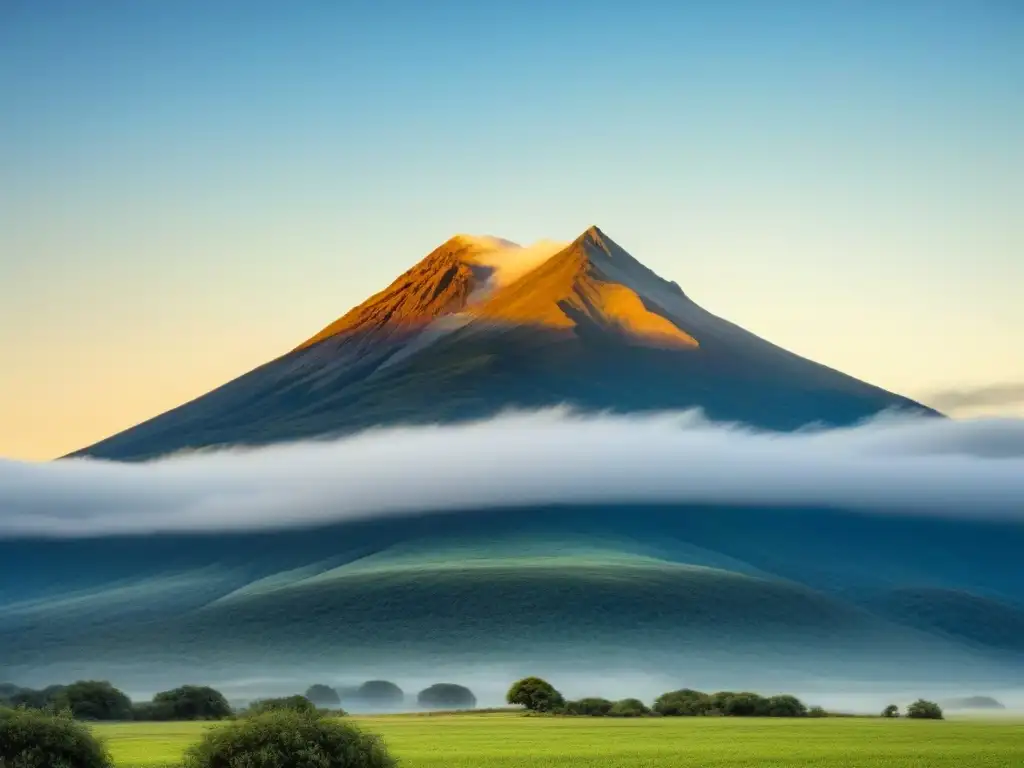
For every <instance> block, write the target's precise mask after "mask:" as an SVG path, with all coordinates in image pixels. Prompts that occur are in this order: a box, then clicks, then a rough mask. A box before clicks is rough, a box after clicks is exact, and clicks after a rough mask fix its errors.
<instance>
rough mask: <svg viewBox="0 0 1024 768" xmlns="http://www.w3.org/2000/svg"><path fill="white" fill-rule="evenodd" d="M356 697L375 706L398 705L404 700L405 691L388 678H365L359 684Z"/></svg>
mask: <svg viewBox="0 0 1024 768" xmlns="http://www.w3.org/2000/svg"><path fill="white" fill-rule="evenodd" d="M358 697H359V699H360V700H361V701H363V702H365V703H366V704H372V705H373V706H375V707H398V706H401V705H402V704H403V703H404V702H405V693H404V692H403V691H402V689H401V688H399V687H398V686H397V685H395V684H394V683H392V682H389V681H388V680H367V681H366V682H365V683H363V684H362V685H360V686H359V694H358Z"/></svg>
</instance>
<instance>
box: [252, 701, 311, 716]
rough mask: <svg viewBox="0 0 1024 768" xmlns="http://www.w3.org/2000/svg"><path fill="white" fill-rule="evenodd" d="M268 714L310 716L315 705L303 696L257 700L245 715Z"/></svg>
mask: <svg viewBox="0 0 1024 768" xmlns="http://www.w3.org/2000/svg"><path fill="white" fill-rule="evenodd" d="M268 712H299V713H300V714H306V715H312V714H315V713H316V705H315V704H314V703H313V702H312V701H310V700H309V699H307V698H306V697H305V696H281V697H278V698H276V699H258V700H256V701H254V702H253V703H252V704H250V705H249V708H248V709H247V710H246V712H245V713H246V715H249V716H252V715H264V714H266V713H268Z"/></svg>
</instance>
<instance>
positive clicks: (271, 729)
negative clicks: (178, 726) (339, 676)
mask: <svg viewBox="0 0 1024 768" xmlns="http://www.w3.org/2000/svg"><path fill="white" fill-rule="evenodd" d="M395 765H396V763H395V761H394V759H393V758H392V757H391V756H390V755H389V754H388V751H387V749H386V748H385V746H384V743H383V742H382V741H381V740H380V739H379V738H378V737H376V736H373V735H370V734H367V733H364V732H363V731H361V730H359V729H358V728H357V727H356V726H355V725H353V724H352V723H350V722H347V721H345V720H339V719H337V718H324V717H320V716H319V715H316V714H310V713H303V712H297V711H294V710H279V711H276V712H265V713H263V714H260V715H257V716H255V717H250V718H246V719H244V720H238V721H236V722H235V723H232V724H230V725H227V726H224V727H222V728H213V729H211V730H208V731H206V733H205V734H204V735H203V738H202V740H201V741H200V742H199V743H198V744H196V745H195V746H194V747H192V748H191V749H189V750H188V752H186V753H185V760H184V768H233V767H234V766H238V767H239V768H241V767H242V766H244V768H393V767H394V766H395Z"/></svg>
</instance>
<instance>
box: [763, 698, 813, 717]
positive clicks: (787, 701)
mask: <svg viewBox="0 0 1024 768" xmlns="http://www.w3.org/2000/svg"><path fill="white" fill-rule="evenodd" d="M763 710H764V711H763V713H762V714H764V715H765V716H767V717H806V716H807V706H806V705H805V704H804V703H803V702H802V701H800V699H798V698H797V697H796V696H790V695H788V694H783V695H781V696H769V697H768V698H767V699H766V700H765V701H764V704H763Z"/></svg>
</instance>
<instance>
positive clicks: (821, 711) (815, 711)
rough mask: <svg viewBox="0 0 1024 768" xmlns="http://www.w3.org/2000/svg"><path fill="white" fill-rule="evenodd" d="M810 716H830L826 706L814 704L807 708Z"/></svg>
mask: <svg viewBox="0 0 1024 768" xmlns="http://www.w3.org/2000/svg"><path fill="white" fill-rule="evenodd" d="M807 716H808V717H828V712H826V711H825V708H824V707H819V706H814V707H811V708H810V709H809V710H807Z"/></svg>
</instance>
